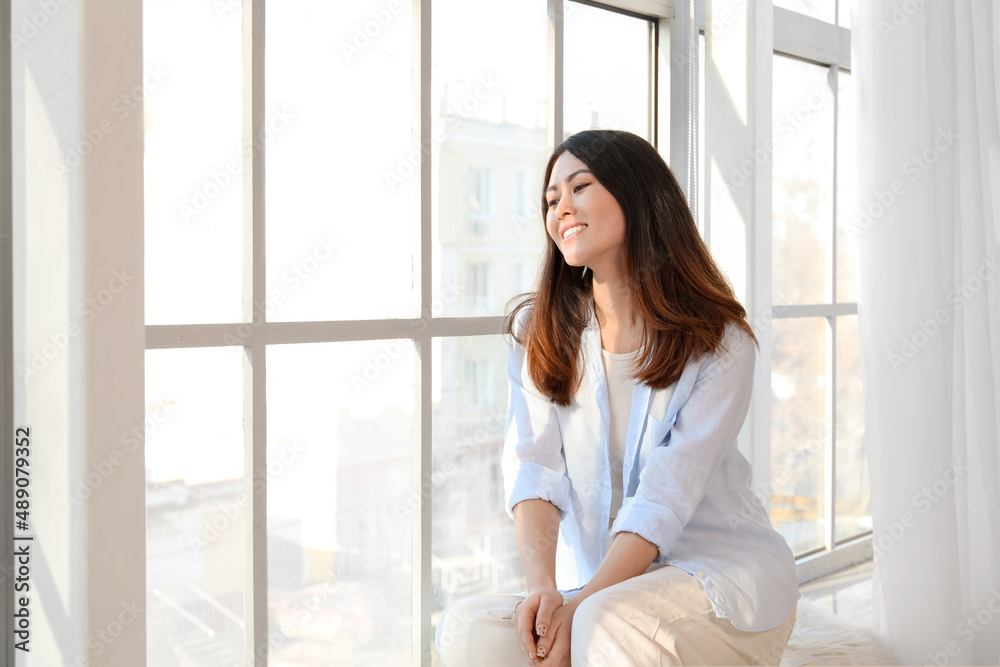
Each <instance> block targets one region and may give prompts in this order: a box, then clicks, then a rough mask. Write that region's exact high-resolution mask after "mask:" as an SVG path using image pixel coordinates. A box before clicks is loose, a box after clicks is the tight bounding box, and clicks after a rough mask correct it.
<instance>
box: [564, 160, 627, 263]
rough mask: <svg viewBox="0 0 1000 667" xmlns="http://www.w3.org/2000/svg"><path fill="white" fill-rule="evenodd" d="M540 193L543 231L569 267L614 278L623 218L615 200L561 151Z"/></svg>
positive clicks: (620, 253) (622, 240)
mask: <svg viewBox="0 0 1000 667" xmlns="http://www.w3.org/2000/svg"><path fill="white" fill-rule="evenodd" d="M547 188H548V189H547V190H546V193H545V200H546V202H547V203H548V213H547V214H546V218H545V229H546V231H547V232H548V234H549V236H550V237H552V240H553V241H555V244H556V247H557V248H559V251H560V252H562V254H563V257H564V258H565V259H566V263H567V264H569V265H570V266H587V267H590V270H591V271H593V272H594V279H595V280H603V279H607V278H612V277H615V276H617V275H619V272H620V269H621V264H620V262H621V261H622V259H623V258H624V249H625V214H624V213H623V212H622V208H621V206H620V205H619V204H618V201H617V200H616V199H615V198H614V196H613V195H612V194H611V193H610V192H608V190H607V189H606V188H605V187H604V186H603V185H601V184H600V182H599V181H598V180H597V179H596V178H594V175H593V174H592V173H590V170H589V169H588V168H587V165H585V164H584V163H583V162H581V161H580V160H579V159H578V158H577V157H576V156H575V155H572V154H570V153H568V152H566V153H563V154H562V155H560V156H559V158H558V159H557V160H556V163H555V164H554V165H553V167H552V175H551V176H550V178H549V183H548V186H547Z"/></svg>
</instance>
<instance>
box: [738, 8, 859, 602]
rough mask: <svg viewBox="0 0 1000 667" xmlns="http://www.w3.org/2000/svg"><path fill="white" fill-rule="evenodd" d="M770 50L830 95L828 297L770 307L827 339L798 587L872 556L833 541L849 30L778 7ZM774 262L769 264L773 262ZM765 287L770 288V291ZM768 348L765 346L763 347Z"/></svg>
mask: <svg viewBox="0 0 1000 667" xmlns="http://www.w3.org/2000/svg"><path fill="white" fill-rule="evenodd" d="M844 1H845V0H835V6H834V16H837V17H839V16H840V9H841V8H840V4H841V3H842V2H844ZM772 9H773V12H774V14H773V16H774V22H773V28H774V39H773V50H772V58H773V57H775V56H782V57H789V58H795V59H798V60H802V61H805V62H808V63H810V64H813V65H818V66H821V67H828V68H829V74H828V82H829V85H830V88H831V90H832V93H833V99H832V104H833V137H832V141H833V166H832V170H833V180H832V183H831V185H832V188H833V202H832V203H833V210H832V211H831V216H832V217H831V220H832V224H831V229H830V246H829V248H830V253H829V255H828V257H827V263H826V280H827V285H828V288H827V298H828V300H829V303H822V304H779V305H776V306H772V309H771V317H772V318H773V319H787V318H803V317H805V318H815V317H823V318H825V319H826V324H827V327H828V328H829V331H830V335H829V336H827V337H826V340H825V346H826V350H825V352H826V359H827V362H826V366H827V372H826V377H827V378H828V380H829V382H827V386H826V397H825V412H826V415H825V419H826V423H827V424H829V428H825V429H824V439H825V441H824V448H823V449H824V463H823V465H824V489H823V493H824V522H825V523H826V531H825V533H824V544H823V546H822V547H817V548H815V549H812V550H810V551H807V552H806V553H804V554H799V555H798V556H797V558H796V562H797V564H798V570H799V583H800V584H804V583H806V582H808V581H812V580H813V579H816V578H819V577H821V576H824V575H826V574H829V573H831V572H835V571H837V570H840V569H843V568H845V567H848V566H850V565H853V564H855V563H858V562H861V561H864V560H868V559H870V558H871V557H872V555H873V543H872V537H873V535H872V531H867V532H864V533H861V534H859V535H855V536H853V537H850V538H848V539H843V540H840V541H839V543H838V541H837V540H836V529H837V522H836V518H837V517H836V498H837V496H836V493H837V485H836V473H837V442H836V430H837V421H836V417H837V411H836V391H837V318H838V317H841V316H844V315H857V313H858V304H857V302H838V301H837V207H838V199H837V180H838V163H839V159H840V149H839V142H838V135H839V131H840V90H839V85H838V79H839V74H840V72H841V71H843V72H846V73H850V71H851V31H850V30H849V29H847V28H844V27H842V26H840V25H839V22H838V24H836V25H835V24H833V23H828V22H826V21H822V20H820V19H817V18H813V17H811V16H806V15H804V14H800V13H798V12H794V11H792V10H789V9H784V8H782V7H773V8H772ZM772 261H773V260H772ZM769 288H770V286H769ZM768 344H769V345H770V342H769V343H768ZM757 408H758V409H759V410H767V411H769V410H770V409H771V406H770V401H768V402H766V403H765V402H763V401H761V404H760V405H758V406H757Z"/></svg>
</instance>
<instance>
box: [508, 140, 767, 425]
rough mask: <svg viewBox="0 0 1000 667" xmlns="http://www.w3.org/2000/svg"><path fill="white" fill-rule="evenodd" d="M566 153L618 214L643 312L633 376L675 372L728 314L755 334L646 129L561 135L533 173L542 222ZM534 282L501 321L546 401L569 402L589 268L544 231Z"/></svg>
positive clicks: (663, 381)
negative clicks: (520, 320) (539, 176)
mask: <svg viewBox="0 0 1000 667" xmlns="http://www.w3.org/2000/svg"><path fill="white" fill-rule="evenodd" d="M566 152H568V153H570V154H572V155H574V156H575V157H577V158H578V159H579V160H580V161H581V162H583V163H584V164H585V165H587V168H588V169H590V171H591V172H592V173H593V175H594V178H595V179H597V180H598V181H599V182H600V183H601V185H603V186H604V187H605V188H607V190H608V191H609V192H610V193H611V194H612V195H613V196H614V198H615V200H617V202H618V204H619V205H620V206H621V208H622V212H623V213H624V214H625V274H626V281H627V285H628V292H629V294H630V296H631V301H632V310H633V312H635V313H638V314H640V315H641V319H642V321H643V345H642V347H641V352H640V355H639V358H638V360H637V362H636V365H637V371H636V377H637V379H638V380H640V381H641V382H644V383H646V384H648V385H649V386H650V387H652V388H654V389H662V388H664V387H669V386H670V385H671V384H673V383H674V382H676V381H677V379H678V378H679V377H680V375H681V372H682V371H683V370H684V366H685V364H686V363H687V361H688V360H689V359H691V358H698V357H699V356H701V355H702V354H706V353H710V352H714V351H715V350H716V348H717V347H718V346H719V345H720V343H721V342H722V337H723V333H724V332H725V328H726V325H727V324H728V323H729V322H731V321H734V322H736V323H737V324H738V325H739V326H740V328H742V329H743V330H744V331H746V332H747V334H749V335H750V337H751V338H752V339H753V341H754V343H755V344H757V347H758V349H759V348H760V343H759V342H758V341H757V337H756V336H754V333H753V328H752V327H751V326H750V323H749V322H747V321H746V310H745V309H744V308H743V306H742V305H741V304H740V302H739V301H737V300H736V296H735V294H734V293H733V288H732V285H731V284H730V283H729V280H728V278H727V277H726V275H725V274H724V273H723V272H722V271H721V270H720V269H719V267H718V266H717V265H716V263H715V260H714V259H713V257H712V255H711V253H710V252H709V250H708V247H707V246H706V245H705V242H704V241H703V240H702V238H701V235H700V234H699V233H698V228H697V226H696V225H695V222H694V217H693V216H692V215H691V210H690V209H689V208H688V205H687V200H686V199H685V198H684V192H683V191H682V190H681V187H680V185H678V183H677V180H676V179H675V178H674V175H673V173H672V172H671V171H670V168H669V167H667V164H666V162H664V161H663V158H662V157H660V154H659V153H658V152H657V151H656V149H655V148H653V147H652V146H651V145H650V144H649V143H648V142H647V141H646V140H645V139H642V138H641V137H639V136H637V135H635V134H632V133H630V132H624V131H620V130H587V131H584V132H579V133H577V134H574V135H573V136H571V137H569V138H568V139H566V140H565V141H564V142H563V143H562V144H560V145H559V146H558V147H557V148H556V149H555V150H554V151H553V152H552V156H551V157H550V158H549V161H548V165H547V166H546V168H545V179H544V181H543V182H542V197H541V199H542V225H543V228H544V225H545V218H546V215H547V212H548V203H547V201H546V199H545V188H546V187H547V186H548V182H549V178H550V177H551V175H552V168H553V166H554V165H555V162H556V160H557V159H558V158H559V156H560V155H562V154H563V153H566ZM545 239H546V244H545V258H544V263H543V266H542V271H541V275H540V276H539V280H538V289H537V290H536V291H534V292H526V293H523V294H519V295H517V296H515V297H514V298H512V299H511V300H510V301H509V302H508V303H507V307H508V309H510V307H511V305H512V304H514V303H515V302H518V301H519V303H517V305H516V306H514V307H513V309H512V310H509V312H508V313H507V315H506V316H505V319H504V325H505V326H504V328H505V330H509V331H511V335H512V336H513V337H514V339H515V340H516V341H517V342H519V343H521V344H522V345H523V346H524V349H525V354H526V357H527V367H528V375H529V377H530V378H531V381H532V382H533V383H534V384H535V386H536V387H538V390H539V391H540V392H541V393H542V394H544V395H545V396H547V397H548V398H549V399H550V400H551V401H552V402H553V403H556V404H557V405H561V406H568V405H569V404H570V402H571V400H572V397H573V394H574V393H575V392H576V389H577V387H578V386H579V383H580V381H581V380H582V377H583V376H582V373H581V372H580V371H581V368H580V359H579V356H580V344H581V334H582V333H583V330H584V328H586V326H587V322H588V320H589V318H590V311H591V309H592V308H593V284H592V281H593V275H594V274H593V272H592V271H590V272H588V273H587V274H586V276H585V277H581V275H580V274H581V272H582V269H581V268H580V267H573V266H569V265H568V264H566V262H565V260H564V259H563V257H562V253H561V252H560V251H559V249H558V247H557V246H556V244H555V241H553V240H552V237H550V236H549V235H548V234H547V233H546V234H545ZM524 308H528V311H527V312H526V313H525V317H524V327H523V329H522V330H521V331H520V332H518V331H515V330H514V327H513V325H514V323H515V322H516V321H517V317H518V312H519V311H521V310H522V309H524Z"/></svg>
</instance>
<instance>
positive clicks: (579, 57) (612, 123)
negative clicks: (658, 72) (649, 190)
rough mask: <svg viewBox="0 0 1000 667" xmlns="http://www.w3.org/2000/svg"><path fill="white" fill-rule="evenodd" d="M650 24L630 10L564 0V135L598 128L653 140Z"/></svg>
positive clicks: (653, 34)
mask: <svg viewBox="0 0 1000 667" xmlns="http://www.w3.org/2000/svg"><path fill="white" fill-rule="evenodd" d="M655 25H656V22H655V21H651V20H649V19H648V18H646V17H643V16H640V15H636V14H632V13H630V12H621V11H608V10H607V9H604V8H600V7H596V6H592V5H591V4H589V3H588V4H582V3H570V4H568V5H567V11H566V102H565V108H564V114H565V130H564V132H563V135H564V137H568V136H569V135H571V134H574V133H576V132H579V131H581V130H587V129H598V128H600V129H615V130H628V131H629V132H634V133H635V134H638V135H639V136H641V137H645V138H646V139H647V140H649V141H652V140H653V132H652V115H653V108H652V100H653V95H652V81H653V66H652V63H653V59H652V54H653V53H654V52H655V49H656V41H655V40H656V31H655Z"/></svg>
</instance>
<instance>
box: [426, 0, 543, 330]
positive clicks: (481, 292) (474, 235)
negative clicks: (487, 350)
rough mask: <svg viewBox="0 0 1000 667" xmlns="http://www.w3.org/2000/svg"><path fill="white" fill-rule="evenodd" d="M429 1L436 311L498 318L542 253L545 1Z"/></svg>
mask: <svg viewBox="0 0 1000 667" xmlns="http://www.w3.org/2000/svg"><path fill="white" fill-rule="evenodd" d="M432 7H433V8H432V10H431V12H432V15H433V16H432V21H433V34H434V39H433V40H432V50H433V53H432V61H433V67H432V75H431V76H432V89H433V90H432V96H433V100H434V103H433V105H432V109H433V112H434V116H433V119H432V123H433V131H432V137H433V145H432V146H431V151H432V154H433V156H434V160H433V165H434V170H433V175H432V189H433V192H434V197H433V201H432V210H433V226H434V232H433V236H432V240H433V244H434V245H433V261H432V267H433V268H432V271H433V275H434V290H433V297H434V301H433V303H432V312H433V314H434V315H438V316H441V315H443V316H447V317H451V316H467V315H501V314H503V312H504V307H505V305H506V303H507V301H508V300H509V299H510V297H512V296H514V295H515V294H516V293H518V292H520V291H524V290H528V289H531V286H532V284H533V282H534V279H535V272H536V270H537V266H538V260H539V257H540V254H541V251H542V249H543V248H544V245H543V241H544V239H545V237H544V235H543V234H544V228H543V222H542V209H541V198H542V177H543V175H544V170H545V159H546V157H547V147H546V144H547V138H546V134H545V132H546V113H547V111H546V109H547V104H546V95H547V93H546V85H547V75H546V65H545V63H546V53H547V50H546V49H547V47H546V36H545V26H546V22H547V18H546V8H545V3H544V2H543V3H538V2H535V1H534V0H511V1H510V2H505V3H504V11H502V12H498V11H496V7H495V6H494V5H491V4H488V3H482V2H467V1H466V0H440V1H438V0H435V2H434V4H433V6H432ZM475 25H480V26H489V29H488V30H470V29H469V26H475ZM512 42H516V44H517V46H516V48H511V44H512Z"/></svg>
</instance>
